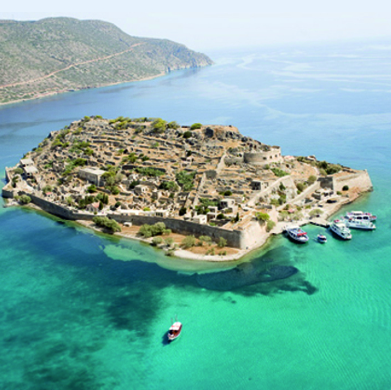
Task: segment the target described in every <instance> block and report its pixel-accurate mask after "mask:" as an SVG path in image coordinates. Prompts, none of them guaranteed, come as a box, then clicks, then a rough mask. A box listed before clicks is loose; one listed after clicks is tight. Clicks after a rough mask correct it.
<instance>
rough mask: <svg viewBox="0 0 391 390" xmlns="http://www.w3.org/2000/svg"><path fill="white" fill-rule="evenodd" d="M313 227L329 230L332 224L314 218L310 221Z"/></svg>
mask: <svg viewBox="0 0 391 390" xmlns="http://www.w3.org/2000/svg"><path fill="white" fill-rule="evenodd" d="M309 222H310V223H311V224H312V225H315V226H321V227H324V228H328V227H329V226H330V223H329V222H328V221H326V220H325V219H323V218H313V219H311V220H310V221H309Z"/></svg>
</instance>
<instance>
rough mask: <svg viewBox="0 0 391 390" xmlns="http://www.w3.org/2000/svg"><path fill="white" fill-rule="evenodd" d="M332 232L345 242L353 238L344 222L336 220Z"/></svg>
mask: <svg viewBox="0 0 391 390" xmlns="http://www.w3.org/2000/svg"><path fill="white" fill-rule="evenodd" d="M330 230H331V231H332V232H333V233H334V234H336V235H337V236H339V237H340V238H342V239H343V240H350V239H351V238H352V234H351V233H350V230H349V228H348V227H347V226H346V225H345V223H344V222H342V221H340V220H338V219H336V220H335V221H334V222H333V223H332V224H331V226H330Z"/></svg>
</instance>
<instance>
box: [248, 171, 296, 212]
mask: <svg viewBox="0 0 391 390" xmlns="http://www.w3.org/2000/svg"><path fill="white" fill-rule="evenodd" d="M281 183H282V184H284V186H285V187H292V188H293V187H295V183H294V181H293V179H292V177H291V176H283V177H280V178H279V179H277V180H276V181H275V182H274V183H273V184H271V185H270V186H269V187H266V188H264V189H262V190H260V191H258V192H256V193H255V194H254V195H252V197H251V198H250V200H249V201H248V202H247V205H248V206H250V207H253V206H255V203H257V202H258V200H259V198H260V197H261V196H266V195H269V194H270V193H271V192H272V191H273V189H277V188H278V187H279V186H280V184H281Z"/></svg>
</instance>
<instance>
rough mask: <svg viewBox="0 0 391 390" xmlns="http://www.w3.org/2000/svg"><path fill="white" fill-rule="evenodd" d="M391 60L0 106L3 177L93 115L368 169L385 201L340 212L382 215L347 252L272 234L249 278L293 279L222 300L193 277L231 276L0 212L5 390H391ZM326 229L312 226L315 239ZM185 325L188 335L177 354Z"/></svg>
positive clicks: (346, 56) (359, 50)
mask: <svg viewBox="0 0 391 390" xmlns="http://www.w3.org/2000/svg"><path fill="white" fill-rule="evenodd" d="M390 47H391V46H390V45H389V43H387V42H379V43H361V44H349V45H339V46H331V45H330V46H327V47H326V46H324V47H314V46H302V47H295V48H292V47H290V48H289V47H288V48H287V47H284V48H281V47H279V48H268V49H254V50H247V51H243V52H220V53H209V54H210V55H211V57H212V58H213V59H214V60H215V61H216V65H215V66H213V67H210V68H205V69H200V70H187V71H180V72H175V73H172V74H171V75H169V76H167V77H163V78H160V79H156V80H151V81H146V82H140V83H134V84H127V85H121V86H114V87H108V88H103V89H97V90H89V91H83V92H77V93H72V94H65V95H61V96H56V97H51V98H46V99H42V100H39V101H32V102H26V103H21V104H15V105H10V106H6V107H1V108H0V169H1V170H3V168H4V167H5V166H11V165H14V164H15V163H16V162H17V161H18V159H19V158H20V157H21V156H22V155H23V153H24V152H25V151H27V150H29V149H31V148H32V147H34V146H36V145H37V144H38V143H39V142H40V141H41V140H42V138H43V137H45V136H46V135H47V134H48V133H49V131H51V130H56V129H60V128H62V127H63V126H65V125H67V124H69V122H71V121H73V120H76V119H79V118H80V117H82V116H84V115H94V114H100V115H103V116H104V117H109V118H111V117H116V116H118V115H126V116H133V117H137V116H160V117H163V118H165V119H167V120H177V121H178V122H180V123H183V124H191V123H193V122H202V123H222V124H232V125H234V126H237V127H238V128H239V129H240V131H241V132H242V133H243V134H245V135H249V136H251V137H254V138H257V139H259V140H260V141H262V142H265V143H270V144H278V145H281V146H282V150H283V153H284V154H295V155H307V154H315V155H316V156H317V157H318V158H319V159H326V160H328V161H332V162H339V163H342V164H344V165H348V166H352V167H355V168H360V169H368V170H369V173H370V175H371V177H372V181H373V184H374V188H375V191H374V192H373V193H371V194H369V195H365V196H364V197H362V198H361V199H360V201H359V202H357V203H355V204H354V205H351V206H349V207H347V208H346V210H347V209H365V210H370V211H372V212H375V213H377V214H378V215H379V219H378V222H377V226H378V229H377V231H375V232H354V237H353V240H351V241H350V242H342V241H339V240H336V239H333V238H332V237H331V236H330V235H328V237H329V240H328V243H327V244H326V245H320V244H317V243H316V242H314V241H311V242H309V243H308V245H303V246H298V245H294V244H293V243H292V242H289V241H288V240H286V239H285V238H284V237H277V238H275V239H273V240H271V242H269V243H268V245H267V246H266V247H265V248H264V249H263V250H260V251H258V252H255V253H253V254H251V256H250V258H249V259H247V260H248V261H249V263H246V265H245V267H247V268H246V271H247V272H251V267H253V269H254V270H255V269H259V267H261V268H262V267H268V264H270V265H271V266H272V265H276V266H283V267H285V266H288V267H291V266H293V267H296V268H297V269H298V271H299V272H298V273H296V274H295V275H293V276H291V277H290V278H287V279H282V280H278V281H275V282H271V283H259V284H252V285H249V286H247V287H242V288H239V289H236V290H233V291H216V290H212V289H207V288H204V287H202V285H204V283H203V280H204V279H203V276H202V275H201V276H200V274H197V272H199V273H202V271H208V272H210V271H213V270H218V269H219V268H227V267H228V268H229V267H230V266H229V265H226V266H220V265H216V264H203V263H199V262H191V261H185V260H177V259H168V258H166V257H164V256H163V255H162V254H161V253H159V252H157V251H155V250H154V249H152V248H150V247H148V246H145V245H143V244H140V243H138V242H129V241H125V240H119V239H116V238H110V237H105V236H101V235H96V234H94V233H92V232H90V231H88V230H86V229H83V228H80V227H77V226H76V225H74V224H72V223H68V222H65V223H64V222H63V221H60V220H58V219H56V218H51V217H48V216H47V215H44V214H40V213H37V212H34V211H28V210H23V209H0V242H1V244H2V248H1V251H0V267H1V273H0V296H1V300H0V335H1V336H0V350H1V351H2V353H1V355H0V366H1V367H2V370H0V388H1V389H23V390H25V389H180V388H181V389H183V388H194V389H226V388H229V389H273V390H274V389H276V390H279V389H371V390H372V389H379V390H380V389H381V390H382V389H388V388H390V387H391V358H390V356H391V347H390V341H391V340H390V332H391V304H390V296H391V284H390V282H389V281H390V278H391V265H390V257H391V256H390V254H391V242H390V240H389V237H390V233H391V223H390V220H391V206H390V202H389V199H390V196H391V189H390V188H391V167H390V164H389V156H390V155H391V70H390V69H391V68H390V63H391V50H390ZM319 230H320V229H319V228H315V227H308V232H309V234H310V236H311V237H315V236H316V235H317V233H318V231H319ZM326 234H327V233H326ZM250 260H251V261H250ZM270 261H271V262H270ZM177 270H179V271H177ZM224 278H225V276H224V274H222V277H221V280H220V282H221V283H220V286H221V284H224V283H226V285H227V288H228V286H229V285H230V280H228V279H227V278H225V279H224ZM175 315H178V318H179V319H180V320H181V321H182V322H183V323H184V331H183V334H182V335H181V338H180V339H178V340H177V341H175V342H174V343H172V344H171V345H166V343H164V335H165V332H166V330H167V328H168V326H169V325H170V318H171V317H173V316H175Z"/></svg>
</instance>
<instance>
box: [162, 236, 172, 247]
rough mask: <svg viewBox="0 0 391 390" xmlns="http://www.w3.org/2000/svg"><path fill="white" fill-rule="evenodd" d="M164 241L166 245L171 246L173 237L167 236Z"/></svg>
mask: <svg viewBox="0 0 391 390" xmlns="http://www.w3.org/2000/svg"><path fill="white" fill-rule="evenodd" d="M164 243H165V244H166V245H167V246H171V245H172V244H173V243H174V239H173V238H172V237H167V238H165V239H164Z"/></svg>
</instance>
